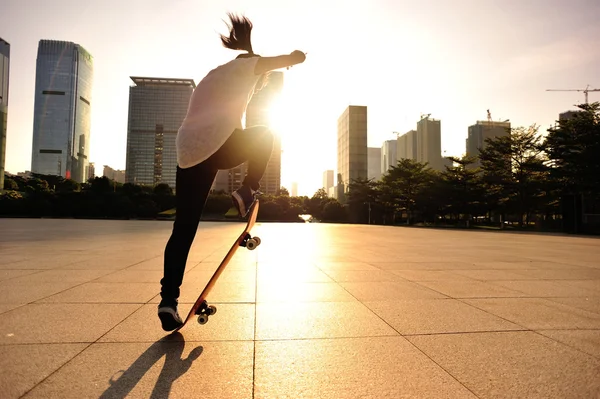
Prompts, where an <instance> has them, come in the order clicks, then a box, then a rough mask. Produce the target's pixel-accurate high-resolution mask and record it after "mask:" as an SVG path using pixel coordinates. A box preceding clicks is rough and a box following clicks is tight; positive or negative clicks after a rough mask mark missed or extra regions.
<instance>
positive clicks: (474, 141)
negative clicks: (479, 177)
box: [467, 121, 510, 167]
mask: <svg viewBox="0 0 600 399" xmlns="http://www.w3.org/2000/svg"><path fill="white" fill-rule="evenodd" d="M509 135H510V122H508V121H506V122H493V121H477V123H475V124H474V125H472V126H469V135H468V138H467V156H469V157H477V156H478V155H479V150H480V149H482V148H485V141H486V140H487V139H492V138H495V137H501V136H509ZM472 166H473V167H479V166H481V163H480V162H479V159H477V160H476V162H475V163H474V164H473V165H472Z"/></svg>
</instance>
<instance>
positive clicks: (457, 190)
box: [440, 156, 484, 226]
mask: <svg viewBox="0 0 600 399" xmlns="http://www.w3.org/2000/svg"><path fill="white" fill-rule="evenodd" d="M449 158H450V160H451V161H452V162H453V165H452V166H446V170H445V171H443V172H442V173H441V175H440V177H441V181H440V183H441V185H442V187H440V188H441V191H442V194H443V198H444V205H446V212H448V213H451V214H453V215H455V216H456V218H457V219H461V218H462V219H463V220H464V221H465V222H466V224H467V226H469V224H470V221H471V216H472V215H473V214H478V210H479V207H480V205H481V202H482V199H483V191H484V190H483V185H482V181H481V179H480V176H479V175H480V171H479V169H476V168H473V167H471V166H472V165H473V164H474V163H475V161H476V158H474V157H467V156H465V157H462V158H458V157H449Z"/></svg>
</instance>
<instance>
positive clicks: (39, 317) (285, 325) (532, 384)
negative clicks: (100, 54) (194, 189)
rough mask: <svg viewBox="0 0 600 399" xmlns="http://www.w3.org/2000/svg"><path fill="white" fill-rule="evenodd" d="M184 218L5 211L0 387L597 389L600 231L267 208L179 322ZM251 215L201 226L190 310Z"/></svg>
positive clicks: (314, 393) (71, 393)
mask: <svg viewBox="0 0 600 399" xmlns="http://www.w3.org/2000/svg"><path fill="white" fill-rule="evenodd" d="M171 228H172V223H171V222H161V221H106V220H95V221H92V220H50V219H0V367H1V373H0V397H1V398H3V399H9V398H19V397H25V398H98V397H102V398H124V397H134V398H166V397H174V398H175V397H177V398H199V397H202V398H599V397H600V239H598V238H581V237H568V236H560V235H535V234H514V233H500V232H481V231H454V230H437V229H417V228H405V227H383V226H356V225H328V224H276V223H274V224H267V223H264V224H258V225H257V226H256V228H255V229H254V231H253V233H255V234H256V235H258V236H260V237H261V239H262V244H261V246H260V247H259V248H258V249H257V250H255V251H248V250H245V249H243V248H241V250H240V251H238V252H237V254H236V256H235V258H234V260H233V261H232V263H231V264H230V265H229V267H228V268H227V270H226V271H225V273H224V274H223V275H222V277H221V279H220V280H219V281H218V283H217V285H216V287H215V289H214V291H213V292H212V294H211V296H210V297H209V300H210V301H212V302H213V303H215V304H216V305H217V307H218V309H219V310H218V312H217V314H215V315H214V316H211V318H210V320H209V322H208V324H206V325H198V324H197V323H196V322H195V320H193V321H192V322H190V323H189V324H188V325H187V326H186V327H184V328H183V329H182V330H181V332H180V333H179V334H175V335H169V334H167V333H165V332H163V331H162V330H161V328H160V324H159V321H158V318H157V317H156V306H157V304H158V302H159V296H158V292H159V280H160V278H161V276H162V267H163V264H162V261H163V259H162V254H163V250H164V246H165V243H166V241H167V240H168V238H169V233H170V230H171ZM241 228H242V224H238V223H202V224H201V226H200V228H199V230H198V234H197V236H196V240H195V243H194V246H193V248H192V252H191V254H190V257H189V259H188V266H187V272H186V276H185V279H184V284H183V287H182V296H181V298H180V303H181V304H180V313H181V314H182V316H183V315H185V314H186V313H187V312H188V310H189V308H190V306H191V303H192V302H193V301H194V300H195V299H196V297H197V295H198V294H199V292H200V290H201V289H202V288H203V287H204V284H205V283H206V282H207V281H208V279H209V278H210V276H211V275H212V273H213V272H214V270H215V268H216V267H217V265H218V263H219V262H220V261H221V259H222V257H223V256H224V254H225V253H226V252H227V250H228V249H229V247H230V245H231V243H232V241H233V240H234V239H235V237H236V236H237V235H238V234H239V232H240V230H241Z"/></svg>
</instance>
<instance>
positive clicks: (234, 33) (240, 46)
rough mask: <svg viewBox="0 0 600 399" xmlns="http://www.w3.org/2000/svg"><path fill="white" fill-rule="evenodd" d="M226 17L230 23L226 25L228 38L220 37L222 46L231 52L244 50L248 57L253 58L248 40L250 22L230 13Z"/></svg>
mask: <svg viewBox="0 0 600 399" xmlns="http://www.w3.org/2000/svg"><path fill="white" fill-rule="evenodd" d="M227 16H229V20H230V21H231V23H230V24H227V28H228V29H229V37H227V36H225V35H220V36H221V42H222V43H223V46H224V47H226V48H228V49H231V50H244V51H247V52H248V55H250V56H254V55H255V54H254V51H253V50H252V42H251V40H250V35H251V33H252V22H250V20H249V19H248V18H246V17H244V16H237V15H235V14H232V13H227Z"/></svg>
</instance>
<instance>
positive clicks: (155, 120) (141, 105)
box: [125, 77, 196, 189]
mask: <svg viewBox="0 0 600 399" xmlns="http://www.w3.org/2000/svg"><path fill="white" fill-rule="evenodd" d="M131 80H132V81H133V83H134V84H135V85H134V86H131V87H130V88H129V119H128V123H127V159H126V166H125V182H127V183H134V184H144V185H151V186H153V185H155V184H158V183H167V184H168V185H169V186H170V187H171V188H175V189H176V187H175V173H176V171H177V148H176V145H175V139H176V138H177V131H178V130H179V126H180V125H181V122H183V120H184V118H185V115H186V113H187V109H188V104H189V101H190V97H191V96H192V93H193V91H194V88H195V87H196V84H195V83H194V81H193V80H192V79H171V78H149V77H131Z"/></svg>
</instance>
